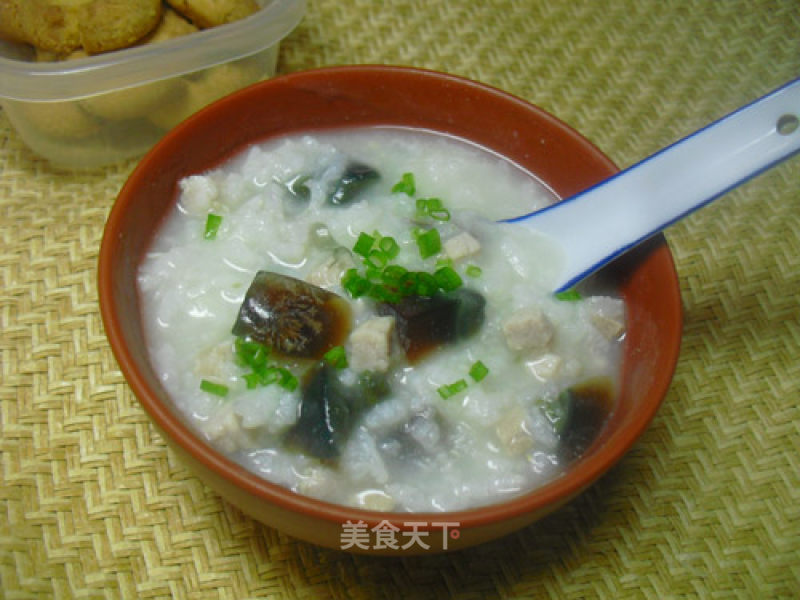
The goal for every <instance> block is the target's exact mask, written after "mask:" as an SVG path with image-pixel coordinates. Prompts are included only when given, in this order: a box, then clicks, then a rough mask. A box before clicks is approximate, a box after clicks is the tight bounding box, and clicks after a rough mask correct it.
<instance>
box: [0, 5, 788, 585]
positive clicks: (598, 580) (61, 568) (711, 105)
mask: <svg viewBox="0 0 800 600" xmlns="http://www.w3.org/2000/svg"><path fill="white" fill-rule="evenodd" d="M344 63H393V64H407V65H414V66H419V67H427V68H432V69H437V70H443V71H449V72H452V73H455V74H459V75H463V76H467V77H470V78H473V79H477V80H480V81H483V82H485V83H488V84H491V85H494V86H497V87H500V88H503V89H506V90H508V91H510V92H512V93H514V94H517V95H519V96H521V97H523V98H526V99H528V100H530V101H532V102H534V103H536V104H538V105H540V106H542V107H543V108H545V109H547V110H549V111H550V112H553V113H554V114H556V115H558V116H559V117H561V118H562V119H563V120H565V121H567V122H568V123H570V124H571V125H573V126H574V127H576V128H577V129H578V130H580V131H581V132H583V133H584V134H585V135H586V136H587V137H588V138H589V139H591V140H592V141H593V142H595V143H596V144H597V145H598V146H599V147H600V148H602V149H603V150H604V151H605V152H606V153H607V154H608V155H609V156H610V157H611V158H612V159H613V160H614V161H615V162H617V164H619V165H620V166H625V165H629V164H631V163H632V162H634V161H636V160H637V159H639V158H642V157H644V156H646V155H648V154H650V153H652V152H653V151H655V150H657V149H658V148H660V147H662V146H664V145H666V144H668V143H670V142H671V141H673V140H675V139H678V138H679V137H681V136H682V135H684V134H686V133H689V132H690V131H692V130H694V129H695V128H697V127H699V126H702V125H703V124H705V123H707V122H709V121H711V120H713V119H715V118H717V117H720V116H722V115H723V114H725V113H727V112H729V111H730V110H732V109H734V108H736V107H737V106H739V105H741V104H744V103H746V102H747V101H749V100H751V99H754V98H756V97H758V96H760V95H762V94H764V93H766V92H768V91H770V90H771V89H773V88H774V87H777V86H778V85H780V84H781V83H783V82H785V81H788V80H790V79H792V78H794V77H796V76H798V75H800V3H798V1H797V0H748V1H744V0H722V1H718V2H717V1H711V0H577V1H573V2H559V1H557V0H555V1H554V0H550V1H547V2H545V1H543V0H483V1H481V2H477V3H474V2H466V1H463V0H454V1H452V2H431V1H429V0H349V1H347V2H341V1H336V0H310V2H309V7H308V13H307V16H306V18H305V20H304V21H303V22H302V24H301V25H300V26H299V27H298V28H297V29H296V30H295V31H294V32H293V33H292V34H291V35H290V36H289V37H288V38H287V39H286V41H285V43H284V44H283V45H282V47H281V52H280V59H279V72H281V73H286V72H292V71H297V70H301V69H307V68H312V67H317V66H323V65H333V64H344ZM798 161H800V159H798V158H795V159H793V160H790V161H788V162H786V163H784V164H782V165H781V166H779V167H777V168H776V169H773V170H772V171H770V172H768V173H766V174H764V175H762V176H760V177H759V178H757V179H756V180H754V181H751V182H750V183H748V184H746V185H745V186H744V187H742V188H740V189H738V190H736V191H734V192H732V193H730V194H729V195H727V196H726V197H725V198H724V199H722V200H720V201H718V202H716V203H714V204H712V205H711V206H709V207H707V208H706V209H704V210H703V211H700V212H699V213H696V214H695V215H693V216H691V217H690V218H689V219H687V220H685V221H684V222H681V223H679V224H677V225H675V226H673V227H672V228H670V229H669V230H668V232H667V239H668V241H669V243H670V246H671V248H672V250H673V253H674V256H675V259H676V263H677V269H678V272H679V276H680V282H681V288H682V294H683V302H684V307H685V331H684V341H683V347H682V353H681V359H680V362H679V365H678V370H677V373H676V376H675V379H674V383H673V385H672V388H671V391H670V392H669V395H668V397H667V399H666V402H665V404H664V406H663V408H662V410H661V411H660V413H659V414H658V416H657V417H656V419H655V421H654V422H653V424H652V426H651V427H650V428H649V430H648V431H647V432H646V433H645V435H644V436H643V437H642V438H641V440H640V441H639V442H638V443H637V444H636V446H635V447H634V448H633V450H632V451H631V452H630V453H629V454H628V455H627V456H626V457H625V458H624V459H623V461H622V462H621V463H620V464H619V465H618V466H616V467H615V468H614V469H613V470H612V471H611V472H610V473H608V474H607V475H606V476H605V477H604V478H603V479H602V480H601V481H600V482H599V483H597V484H596V485H595V486H593V487H592V488H591V489H590V490H589V491H588V492H586V493H585V494H584V495H582V496H581V497H580V498H578V499H577V500H576V501H574V502H573V503H571V504H570V505H568V506H566V507H565V508H563V509H562V510H560V511H558V512H557V513H556V514H554V515H552V516H551V517H548V518H547V519H545V520H543V521H541V522H539V523H537V524H535V525H533V526H531V527H529V528H527V529H525V530H523V531H521V532H519V533H518V534H515V535H512V536H510V537H508V538H505V539H503V540H501V541H497V542H494V543H489V544H487V545H484V546H481V547H477V548H474V549H471V550H467V551H464V552H460V553H456V554H450V555H440V556H427V557H424V556H423V557H417V558H407V559H375V558H370V557H356V556H351V555H348V554H344V553H340V552H337V551H331V550H322V549H319V548H316V547H313V546H310V545H307V544H304V543H301V542H298V541H295V540H293V539H290V538H288V537H286V536H284V535H283V534H281V533H278V532H276V531H274V530H272V529H269V528H267V527H265V526H262V525H260V524H258V523H255V522H253V521H252V520H250V519H248V518H247V517H245V516H243V515H242V514H241V513H239V512H238V511H237V510H236V509H234V508H232V507H231V506H229V505H227V504H226V503H224V502H223V501H221V500H220V499H219V498H218V497H217V496H216V495H215V494H213V493H212V492H211V491H210V490H209V489H208V488H206V487H205V486H204V485H203V484H201V483H200V482H199V481H198V480H197V479H195V477H194V476H192V475H191V474H190V473H189V472H188V471H187V470H186V469H185V467H184V466H183V465H182V464H180V462H179V461H178V460H177V459H176V457H175V456H174V455H173V454H172V453H171V452H170V451H168V450H167V449H166V447H165V445H164V443H163V441H162V440H161V439H160V438H159V436H158V435H157V434H156V433H155V431H154V430H153V429H152V428H151V425H150V424H149V421H148V419H147V417H146V416H145V414H144V413H143V411H142V410H141V408H140V407H139V405H138V404H137V402H136V400H135V398H134V397H133V396H132V394H131V392H130V390H129V389H128V388H127V386H126V384H125V382H124V380H123V378H122V376H121V375H120V372H119V370H118V368H117V365H116V363H115V361H114V359H113V357H112V355H111V352H110V350H109V347H108V344H107V342H106V339H105V337H104V333H103V329H102V326H101V322H100V317H99V312H98V305H97V292H96V274H95V269H96V260H97V255H98V247H99V242H100V239H101V235H102V230H103V225H104V220H105V217H106V215H107V214H108V211H109V209H110V207H111V204H112V203H113V201H114V197H115V195H116V193H117V191H118V190H119V188H120V186H121V185H122V183H123V182H124V180H125V177H126V175H127V174H128V173H129V172H130V170H131V169H132V168H133V165H134V163H133V161H130V162H127V163H125V164H122V165H117V166H114V167H109V168H105V169H102V170H99V171H94V172H89V173H77V174H76V173H67V172H61V171H57V170H54V169H52V168H51V167H49V166H48V164H47V163H45V162H44V161H42V160H40V159H38V158H36V157H35V156H34V155H33V154H32V153H31V152H30V151H29V150H27V148H26V147H25V146H24V145H23V143H22V141H21V140H20V139H19V137H18V136H17V135H16V133H15V132H14V131H13V129H12V128H11V126H10V124H9V122H8V119H7V118H6V116H5V115H4V114H3V113H2V111H0V206H2V209H0V210H1V212H0V235H1V236H2V245H1V246H0V319H2V344H1V345H0V348H2V383H0V402H1V404H0V449H2V462H1V463H0V583H1V584H2V585H0V596H2V597H4V598H8V599H9V600H11V599H22V598H37V599H38V598H84V599H100V598H103V599H105V598H137V599H143V598H169V597H172V598H178V599H192V600H196V599H211V598H225V599H233V598H235V599H242V598H440V597H442V598H444V597H456V598H476V599H477V598H617V599H619V598H744V599H752V598H800V592H798V590H799V589H800V406H799V403H798V399H799V398H798V396H799V395H800V394H799V392H800V363H798V351H799V350H800V309H798V301H797V297H798V294H800V191H798V190H800V162H798Z"/></svg>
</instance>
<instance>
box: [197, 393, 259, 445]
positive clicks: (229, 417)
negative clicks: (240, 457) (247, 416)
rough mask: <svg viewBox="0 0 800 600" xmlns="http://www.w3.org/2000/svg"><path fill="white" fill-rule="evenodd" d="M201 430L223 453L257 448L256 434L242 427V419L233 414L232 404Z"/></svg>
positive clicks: (221, 410)
mask: <svg viewBox="0 0 800 600" xmlns="http://www.w3.org/2000/svg"><path fill="white" fill-rule="evenodd" d="M201 428H202V431H203V433H204V434H205V436H206V438H208V440H209V441H211V442H213V443H214V444H215V445H216V446H217V447H218V448H219V449H220V450H222V451H223V452H228V453H230V452H237V451H238V450H249V449H251V448H255V447H256V442H255V439H254V432H251V431H248V430H247V429H245V428H244V427H242V421H241V418H240V417H239V415H237V414H236V413H234V412H233V405H232V404H226V405H224V406H222V408H220V409H219V411H217V413H216V414H214V415H213V416H212V417H211V418H210V419H209V420H208V421H206V422H205V423H203V425H202V426H201Z"/></svg>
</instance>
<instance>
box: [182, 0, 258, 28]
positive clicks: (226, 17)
mask: <svg viewBox="0 0 800 600" xmlns="http://www.w3.org/2000/svg"><path fill="white" fill-rule="evenodd" d="M166 2H167V4H169V5H170V6H171V7H172V8H174V9H175V10H177V11H178V12H179V13H181V14H182V15H183V16H185V17H186V18H187V19H189V20H190V21H191V22H192V23H194V24H195V25H197V26H198V27H201V28H206V27H216V26H217V25H224V24H225V23H232V22H233V21H238V20H239V19H244V18H245V17H247V16H249V15H252V14H253V13H254V12H256V11H257V10H258V8H259V6H258V4H257V3H256V2H255V0H166Z"/></svg>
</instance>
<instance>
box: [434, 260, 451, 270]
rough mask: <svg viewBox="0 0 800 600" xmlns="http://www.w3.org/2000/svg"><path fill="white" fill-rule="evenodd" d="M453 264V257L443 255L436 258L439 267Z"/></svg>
mask: <svg viewBox="0 0 800 600" xmlns="http://www.w3.org/2000/svg"><path fill="white" fill-rule="evenodd" d="M452 266H453V259H452V258H447V257H442V258H439V259H437V260H436V268H437V269H438V268H439V267H452Z"/></svg>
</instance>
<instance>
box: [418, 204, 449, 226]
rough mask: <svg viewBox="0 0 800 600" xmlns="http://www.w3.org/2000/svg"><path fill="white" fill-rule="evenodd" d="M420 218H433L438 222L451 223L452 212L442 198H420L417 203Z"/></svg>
mask: <svg viewBox="0 0 800 600" xmlns="http://www.w3.org/2000/svg"><path fill="white" fill-rule="evenodd" d="M416 207H417V216H418V217H431V218H432V219H436V220H437V221H449V220H450V211H449V210H447V209H446V208H445V206H444V203H443V202H442V199H441V198H418V199H417V202H416Z"/></svg>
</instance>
